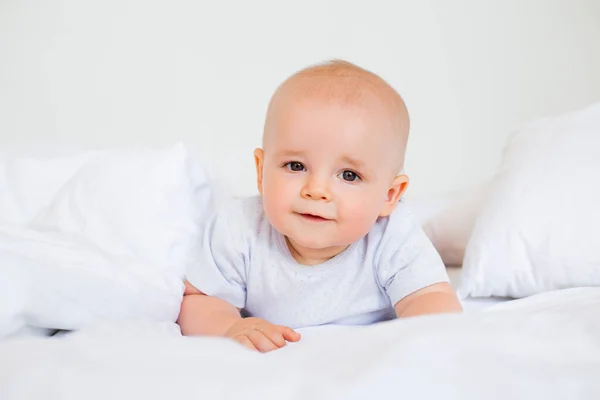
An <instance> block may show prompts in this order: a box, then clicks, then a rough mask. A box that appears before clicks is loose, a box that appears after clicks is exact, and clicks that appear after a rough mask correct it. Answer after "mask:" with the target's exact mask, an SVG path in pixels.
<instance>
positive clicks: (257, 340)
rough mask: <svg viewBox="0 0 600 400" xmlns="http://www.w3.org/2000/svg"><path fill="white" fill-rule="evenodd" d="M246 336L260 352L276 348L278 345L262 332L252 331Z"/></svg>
mask: <svg viewBox="0 0 600 400" xmlns="http://www.w3.org/2000/svg"><path fill="white" fill-rule="evenodd" d="M248 338H249V339H250V340H251V341H252V344H253V345H254V347H256V349H257V350H258V351H260V352H261V353H266V352H268V351H272V350H276V349H278V348H279V347H278V346H277V345H276V344H275V343H273V342H272V341H271V340H270V339H269V338H267V337H266V336H265V335H264V334H263V333H262V332H260V331H254V332H252V333H250V334H249V335H248Z"/></svg>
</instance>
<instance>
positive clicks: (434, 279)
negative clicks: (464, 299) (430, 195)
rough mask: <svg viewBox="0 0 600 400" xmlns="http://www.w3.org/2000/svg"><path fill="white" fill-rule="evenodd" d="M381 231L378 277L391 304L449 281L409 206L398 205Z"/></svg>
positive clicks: (441, 263)
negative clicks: (426, 288)
mask: <svg viewBox="0 0 600 400" xmlns="http://www.w3.org/2000/svg"><path fill="white" fill-rule="evenodd" d="M382 234H383V237H382V238H381V239H382V242H381V243H382V246H384V247H383V249H382V250H381V254H380V258H379V261H378V263H377V266H376V268H377V277H378V279H379V283H380V284H381V286H382V287H383V289H384V290H385V292H386V293H387V295H388V297H389V298H390V301H391V303H392V306H395V305H396V303H398V302H399V301H400V300H402V299H403V298H405V297H406V296H408V295H409V294H411V293H414V292H416V291H417V290H419V289H423V288H425V287H427V286H431V285H433V284H435V283H440V282H449V279H448V274H447V272H446V267H445V266H444V263H443V261H442V258H441V257H440V255H439V254H438V252H437V251H436V249H435V247H434V246H433V244H432V243H431V241H430V240H429V238H428V237H427V235H426V234H425V232H424V231H423V229H422V228H421V226H420V225H419V223H418V222H417V221H416V218H414V216H413V215H412V213H411V212H410V211H408V210H407V208H406V205H404V204H403V203H400V204H399V205H398V208H397V209H396V210H395V211H394V212H393V213H392V215H391V216H390V217H389V219H388V221H387V225H386V227H385V229H384V231H383V233H382Z"/></svg>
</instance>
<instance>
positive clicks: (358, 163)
mask: <svg viewBox="0 0 600 400" xmlns="http://www.w3.org/2000/svg"><path fill="white" fill-rule="evenodd" d="M342 162H344V163H346V164H350V165H352V166H353V167H354V168H357V169H363V168H364V167H365V163H364V162H362V161H360V160H356V159H354V158H352V157H348V156H344V157H342Z"/></svg>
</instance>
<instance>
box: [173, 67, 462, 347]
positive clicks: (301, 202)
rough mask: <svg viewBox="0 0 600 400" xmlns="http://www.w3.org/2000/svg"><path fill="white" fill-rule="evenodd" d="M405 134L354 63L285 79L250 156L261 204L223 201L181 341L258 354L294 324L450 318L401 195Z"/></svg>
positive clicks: (389, 96)
mask: <svg viewBox="0 0 600 400" xmlns="http://www.w3.org/2000/svg"><path fill="white" fill-rule="evenodd" d="M408 131H409V118H408V112H407V110H406V107H405V105H404V102H403V100H402V98H401V97H400V95H398V93H396V91H394V89H392V87H390V86H389V85H388V84H387V83H386V82H385V81H384V80H383V79H381V78H380V77H379V76H377V75H375V74H373V73H371V72H369V71H366V70H364V69H362V68H360V67H357V66H355V65H353V64H351V63H348V62H344V61H332V62H328V63H324V64H321V65H317V66H313V67H310V68H307V69H304V70H302V71H300V72H298V73H296V74H294V75H293V76H291V77H290V78H288V79H287V80H286V81H285V82H283V84H282V85H281V86H280V87H279V88H278V89H277V90H276V92H275V94H274V95H273V98H272V99H271V102H270V104H269V108H268V111H267V116H266V122H265V127H264V133H263V148H262V149H256V150H255V151H254V158H255V162H256V172H257V185H258V191H259V192H260V196H257V197H256V198H251V199H244V200H235V201H232V203H231V204H226V205H223V207H221V209H220V210H219V211H218V212H216V213H215V215H214V216H213V218H212V219H211V221H210V222H209V223H208V224H207V226H206V229H205V232H204V237H203V242H202V254H201V255H200V258H199V260H198V265H197V267H195V268H193V269H192V270H190V271H188V274H187V282H186V290H185V295H184V298H183V303H182V305H181V312H180V315H179V320H178V323H179V325H180V327H181V331H182V333H183V334H184V335H213V336H214V335H216V336H225V337H229V338H232V339H234V340H236V341H238V342H240V343H241V344H243V345H245V346H247V347H249V348H250V349H254V350H258V351H261V352H267V351H271V350H275V349H278V348H280V347H282V346H285V344H286V342H296V341H298V340H300V335H299V334H298V333H297V332H296V331H294V330H293V328H301V327H307V326H315V325H323V324H371V323H375V322H379V321H384V320H389V319H392V318H395V317H409V316H415V315H422V314H430V313H443V312H460V311H461V306H460V303H459V301H458V299H457V297H456V295H455V293H454V291H453V290H452V288H451V287H450V285H449V284H448V276H447V274H446V270H445V268H444V265H443V263H442V261H441V259H440V257H439V255H438V254H437V252H436V251H435V249H434V247H433V245H432V244H431V242H430V241H429V240H428V238H427V237H426V236H425V234H424V233H423V231H422V230H421V227H420V226H419V224H418V222H417V221H416V220H415V217H414V216H413V215H412V213H411V211H410V210H409V209H408V208H407V206H406V204H405V203H404V202H403V201H402V200H401V197H402V194H403V193H404V192H405V191H406V188H407V185H408V177H407V176H406V175H404V174H402V173H401V172H400V171H402V169H403V163H404V153H405V150H406V145H407V139H408ZM240 312H241V313H242V314H244V316H245V317H246V318H243V317H242V314H241V313H240Z"/></svg>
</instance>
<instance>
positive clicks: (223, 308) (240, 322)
mask: <svg viewBox="0 0 600 400" xmlns="http://www.w3.org/2000/svg"><path fill="white" fill-rule="evenodd" d="M177 323H178V324H179V326H180V328H181V333H182V334H183V335H186V336H187V335H203V336H223V337H229V338H232V339H234V340H236V341H237V342H239V343H241V344H243V345H244V346H246V347H248V348H250V349H252V350H258V351H261V352H267V351H271V350H275V349H278V348H281V347H283V346H285V344H286V341H289V342H297V341H298V340H300V334H298V333H297V332H295V331H293V330H292V329H290V328H288V327H285V326H279V325H273V324H271V323H270V322H268V321H265V320H263V319H260V318H242V317H241V316H240V312H239V310H238V309H237V308H235V307H234V306H232V305H231V304H229V303H228V302H226V301H224V300H221V299H219V298H216V297H212V296H207V295H205V294H204V293H202V292H201V291H199V290H198V289H196V288H195V287H194V286H193V285H191V284H190V283H189V282H187V281H186V282H185V293H184V296H183V302H182V303H181V311H180V313H179V319H178V320H177Z"/></svg>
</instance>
